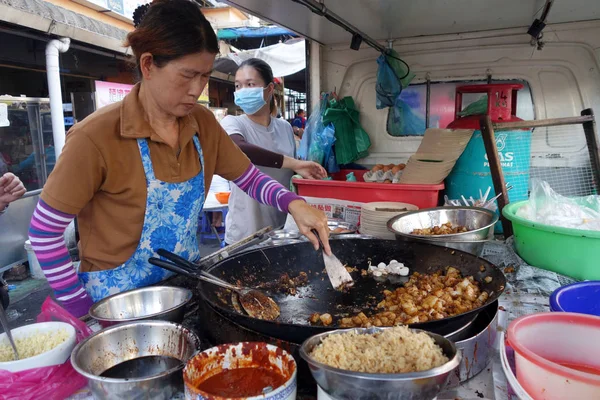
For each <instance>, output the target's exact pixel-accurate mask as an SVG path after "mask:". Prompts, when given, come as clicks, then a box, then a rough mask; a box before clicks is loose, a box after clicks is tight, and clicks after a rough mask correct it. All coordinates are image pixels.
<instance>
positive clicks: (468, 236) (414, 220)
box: [387, 207, 498, 242]
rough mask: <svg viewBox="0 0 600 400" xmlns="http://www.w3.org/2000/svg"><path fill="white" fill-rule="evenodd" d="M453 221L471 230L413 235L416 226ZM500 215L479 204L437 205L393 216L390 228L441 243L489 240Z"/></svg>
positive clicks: (429, 226) (430, 225)
mask: <svg viewBox="0 0 600 400" xmlns="http://www.w3.org/2000/svg"><path fill="white" fill-rule="evenodd" d="M447 222H450V223H451V224H452V226H464V227H466V228H467V229H468V232H462V233H455V234H449V235H413V234H412V233H411V232H413V231H414V230H415V229H426V228H432V227H434V226H440V225H443V224H445V223H447ZM496 222H498V215H496V213H495V212H493V211H490V210H488V209H485V208H478V207H436V208H428V209H423V210H417V211H411V212H407V213H405V214H401V215H398V216H396V217H394V218H392V219H390V220H389V221H388V223H387V227H388V230H389V231H390V232H392V233H394V234H395V235H396V237H398V236H405V237H407V238H420V239H427V240H428V241H437V242H459V241H462V242H465V241H477V240H488V238H490V236H491V235H493V234H494V225H495V224H496Z"/></svg>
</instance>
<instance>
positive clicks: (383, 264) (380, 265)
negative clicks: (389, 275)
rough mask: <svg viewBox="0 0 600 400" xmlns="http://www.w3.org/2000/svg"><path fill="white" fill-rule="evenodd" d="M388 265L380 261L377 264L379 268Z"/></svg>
mask: <svg viewBox="0 0 600 400" xmlns="http://www.w3.org/2000/svg"><path fill="white" fill-rule="evenodd" d="M385 267H387V265H385V263H382V262H380V263H379V264H377V268H379V269H382V268H385Z"/></svg>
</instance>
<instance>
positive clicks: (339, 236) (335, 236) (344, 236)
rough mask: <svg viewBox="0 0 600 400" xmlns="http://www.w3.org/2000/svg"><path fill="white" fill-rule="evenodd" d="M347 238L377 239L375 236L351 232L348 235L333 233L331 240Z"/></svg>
mask: <svg viewBox="0 0 600 400" xmlns="http://www.w3.org/2000/svg"><path fill="white" fill-rule="evenodd" d="M346 239H376V238H375V236H370V235H361V234H360V233H349V234H347V235H331V237H330V238H329V240H346Z"/></svg>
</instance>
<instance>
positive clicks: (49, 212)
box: [29, 199, 93, 318]
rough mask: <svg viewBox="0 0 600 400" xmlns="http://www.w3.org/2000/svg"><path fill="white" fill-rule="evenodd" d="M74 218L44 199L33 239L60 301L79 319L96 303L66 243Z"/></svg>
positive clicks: (32, 228)
mask: <svg viewBox="0 0 600 400" xmlns="http://www.w3.org/2000/svg"><path fill="white" fill-rule="evenodd" d="M74 218H75V216H74V215H70V214H65V213H63V212H60V211H58V210H55V209H54V208H52V207H50V206H49V205H48V204H46V203H45V202H44V201H43V200H41V199H40V201H39V202H38V205H37V207H36V209H35V211H34V212H33V217H32V218H31V225H30V226H29V240H30V241H31V247H32V248H33V251H34V252H35V255H36V257H37V259H38V261H39V263H40V266H41V267H42V270H43V271H44V275H45V276H46V279H47V280H48V283H49V284H50V287H51V288H52V290H54V295H55V297H56V299H57V300H58V301H60V302H61V304H62V305H63V307H64V308H65V309H66V310H67V311H69V312H70V313H71V314H73V315H74V316H75V317H78V318H79V317H81V316H83V315H85V314H87V312H88V310H89V308H90V307H91V305H92V304H93V302H92V299H91V298H90V297H89V296H88V294H87V292H86V291H85V289H84V287H83V286H82V285H81V282H79V278H78V277H77V272H76V271H75V267H74V266H73V262H72V260H71V256H70V255H69V251H68V249H67V245H66V243H65V238H64V233H65V230H66V229H67V226H68V225H69V224H70V223H71V221H73V219H74Z"/></svg>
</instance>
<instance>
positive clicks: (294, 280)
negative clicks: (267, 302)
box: [257, 271, 308, 296]
mask: <svg viewBox="0 0 600 400" xmlns="http://www.w3.org/2000/svg"><path fill="white" fill-rule="evenodd" d="M307 284H308V274H307V273H306V272H304V271H301V272H300V273H299V274H298V275H297V276H295V277H291V276H289V275H288V274H283V275H281V277H280V278H279V280H277V281H273V282H267V283H264V284H262V285H257V287H258V288H260V289H264V290H271V291H277V292H280V293H287V294H290V295H292V296H295V295H296V288H298V287H302V286H306V285H307Z"/></svg>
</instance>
